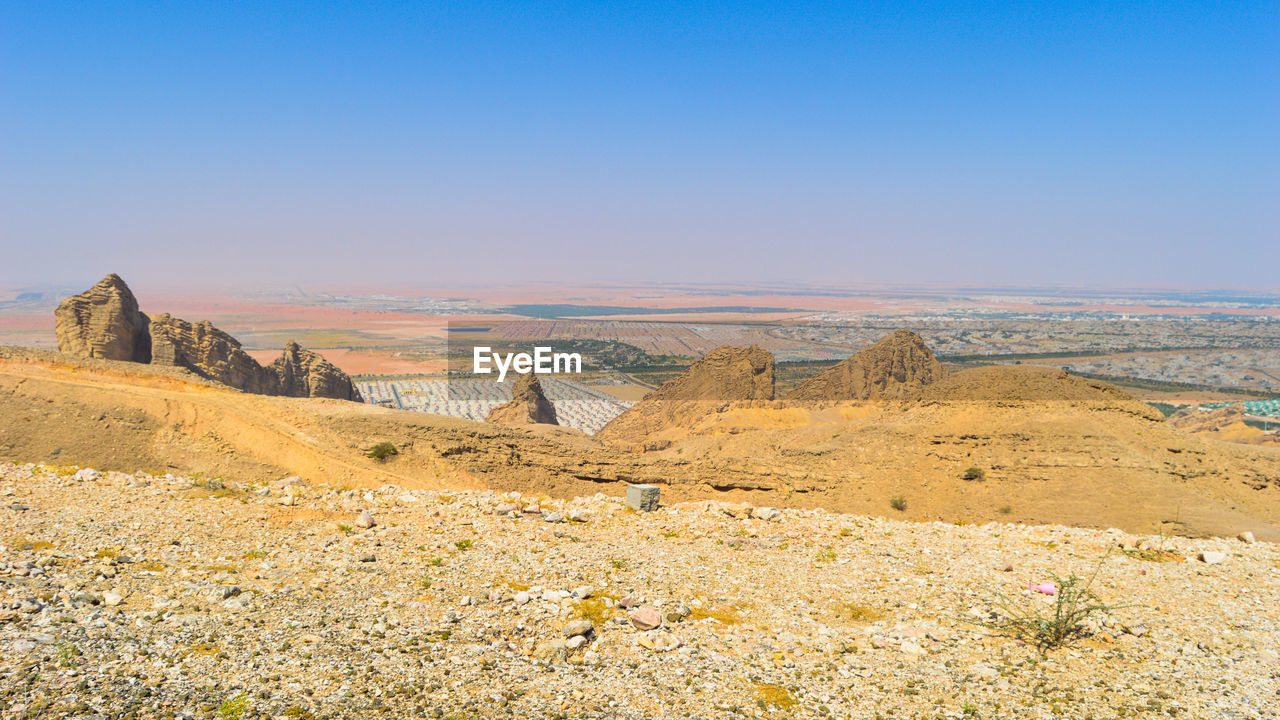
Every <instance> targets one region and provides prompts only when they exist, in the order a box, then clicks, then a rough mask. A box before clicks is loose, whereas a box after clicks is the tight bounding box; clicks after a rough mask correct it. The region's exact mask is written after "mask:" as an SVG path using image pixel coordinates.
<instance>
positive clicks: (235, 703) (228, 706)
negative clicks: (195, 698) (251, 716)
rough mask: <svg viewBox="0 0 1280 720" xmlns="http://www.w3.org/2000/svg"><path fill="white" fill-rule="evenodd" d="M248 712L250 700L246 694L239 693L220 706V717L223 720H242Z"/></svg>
mask: <svg viewBox="0 0 1280 720" xmlns="http://www.w3.org/2000/svg"><path fill="white" fill-rule="evenodd" d="M248 710H249V698H248V697H246V696H245V694H244V693H239V694H237V695H235V696H233V697H229V698H227V699H226V700H223V701H222V704H221V705H219V706H218V717H220V718H222V720H240V717H241V716H242V715H244V714H245V712H246V711H248Z"/></svg>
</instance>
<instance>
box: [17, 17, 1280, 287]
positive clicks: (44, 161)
mask: <svg viewBox="0 0 1280 720" xmlns="http://www.w3.org/2000/svg"><path fill="white" fill-rule="evenodd" d="M93 5H95V7H89V8H86V7H81V6H80V5H79V4H72V3H57V2H8V3H4V4H3V5H2V6H0V98H3V102H0V242H3V244H4V245H5V248H6V251H5V257H6V260H8V262H6V263H5V264H4V265H3V266H0V280H4V281H7V282H21V281H32V282H46V281H70V282H79V281H82V280H92V279H94V278H96V277H98V276H100V275H102V274H103V273H105V272H107V271H109V270H114V271H117V272H120V273H121V274H123V275H124V276H125V277H126V278H130V277H131V276H132V277H142V278H159V277H170V276H172V275H173V274H174V273H179V272H183V270H184V268H191V267H199V268H200V269H201V271H202V272H201V273H200V275H199V278H198V280H199V281H200V282H205V283H210V284H216V283H220V282H231V281H238V282H248V283H259V282H261V283H270V282H280V283H294V282H313V283H334V282H340V281H341V282H351V283H374V282H378V281H384V280H385V281H395V282H405V281H410V282H412V281H417V282H421V283H422V284H426V285H430V284H440V283H444V282H485V281H489V280H492V281H495V282H501V281H508V280H513V279H521V278H534V279H541V280H568V281H574V280H578V281H581V280H591V281H598V280H651V281H747V282H750V281H800V282H804V281H812V282H822V283H847V284H849V285H857V284H859V283H872V282H907V283H909V282H929V283H933V282H943V283H945V282H966V283H972V282H977V283H988V284H1002V285H1020V284H1028V285H1029V284H1042V283H1051V284H1072V285H1075V284H1088V285H1103V286H1106V285H1117V286H1119V285H1124V286H1133V285H1144V286H1151V285H1155V286H1168V285H1196V286H1211V287H1255V288H1261V289H1276V288H1277V287H1280V280H1277V277H1280V275H1278V274H1277V270H1276V269H1277V265H1278V264H1277V262H1276V259H1277V258H1280V3H1276V2H1262V3H1194V4H1193V3H1186V4H1183V3H1168V2H1165V3H1147V2H1130V3H1106V4H1102V3H1096V4H1095V3H1053V4H1048V3H1046V4H1029V3H1016V2H999V3H977V2H975V3H936V4H934V3H925V4H919V3H917V4H911V3H903V2H895V3H841V4H822V3H810V4H800V3H797V4H795V5H794V6H793V7H785V8H784V7H778V5H780V4H777V3H759V4H741V5H738V6H736V7H730V6H729V5H728V4H725V3H706V4H693V3H672V4H654V3H618V4H605V3H592V4H585V3H556V4H545V5H543V4H519V5H516V4H511V5H502V4H493V3H481V2H476V3H472V2H467V3H439V4H418V3H346V4H322V3H298V4H282V3H239V4H235V5H232V4H230V3H200V4H194V3H192V4H188V3H154V4H144V3H100V4H93Z"/></svg>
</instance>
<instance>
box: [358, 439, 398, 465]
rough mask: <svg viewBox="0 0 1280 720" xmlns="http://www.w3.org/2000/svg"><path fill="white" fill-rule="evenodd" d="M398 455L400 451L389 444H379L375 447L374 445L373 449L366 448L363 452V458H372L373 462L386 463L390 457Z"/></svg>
mask: <svg viewBox="0 0 1280 720" xmlns="http://www.w3.org/2000/svg"><path fill="white" fill-rule="evenodd" d="M399 454H400V451H399V450H397V449H396V446H395V445H392V444H391V443H389V442H380V443H378V444H377V445H374V446H373V447H371V448H368V449H366V450H365V451H364V456H365V457H367V458H373V459H374V460H377V461H379V462H386V461H387V459H388V458H390V457H391V456H392V455H399Z"/></svg>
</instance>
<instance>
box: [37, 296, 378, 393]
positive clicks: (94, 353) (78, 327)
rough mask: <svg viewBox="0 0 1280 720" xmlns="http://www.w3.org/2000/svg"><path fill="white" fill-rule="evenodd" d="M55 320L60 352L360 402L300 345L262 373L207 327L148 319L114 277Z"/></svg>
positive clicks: (339, 375) (345, 380)
mask: <svg viewBox="0 0 1280 720" xmlns="http://www.w3.org/2000/svg"><path fill="white" fill-rule="evenodd" d="M55 319H56V331H57V335H58V349H59V350H61V351H62V352H64V353H67V354H69V355H74V356H77V357H87V358H101V359H106V360H124V361H130V362H139V363H150V364H153V365H167V366H170V367H180V368H185V369H187V370H190V371H191V372H193V373H195V374H197V375H199V376H201V377H204V378H207V379H209V380H216V381H218V382H220V383H223V384H225V385H230V386H231V387H234V388H238V389H240V390H244V391H245V392H251V393H257V394H259V395H289V396H292V397H327V398H338V399H341V400H354V401H356V402H361V401H362V400H361V397H360V393H359V392H357V391H356V388H355V385H354V384H353V383H352V382H351V378H349V377H347V374H346V373H344V372H342V371H341V370H339V369H338V368H337V367H336V366H334V365H333V364H332V363H330V362H329V361H327V360H325V359H324V358H322V357H320V356H319V355H317V354H316V353H313V352H311V351H309V350H304V349H303V348H301V347H299V346H298V344H297V343H289V345H288V346H287V347H286V348H285V350H284V353H283V354H282V355H281V356H280V357H279V358H278V359H277V360H276V361H275V362H273V363H272V364H271V365H270V366H269V367H265V368H264V367H262V366H261V365H259V364H258V362H257V361H256V360H254V359H253V358H252V357H250V356H249V354H248V353H246V352H245V351H244V350H243V349H242V348H241V347H240V342H239V341H238V340H236V339H235V338H233V337H231V336H230V335H228V334H227V333H225V332H223V331H221V330H219V329H218V328H216V327H214V326H213V325H212V324H211V323H209V322H208V321H203V322H198V323H192V322H187V321H186V320H181V319H179V318H175V317H172V316H170V315H169V314H168V313H165V314H162V315H158V316H156V317H154V318H148V317H147V315H145V314H144V313H142V312H141V311H139V310H138V301H137V299H135V298H134V296H133V292H131V291H130V290H129V286H128V285H126V284H125V282H124V280H121V279H120V277H119V276H118V275H115V274H111V275H108V276H106V277H105V278H103V279H102V280H101V281H99V282H98V284H97V285H94V286H93V287H91V288H89V289H88V290H86V291H85V292H83V293H81V294H79V295H73V296H71V297H69V298H67V299H66V300H64V301H62V304H61V305H59V306H58V309H57V311H56V313H55Z"/></svg>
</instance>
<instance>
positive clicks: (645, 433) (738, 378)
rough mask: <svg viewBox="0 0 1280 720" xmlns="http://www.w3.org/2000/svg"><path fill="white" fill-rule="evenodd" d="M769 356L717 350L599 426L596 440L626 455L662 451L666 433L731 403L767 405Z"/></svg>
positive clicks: (751, 349)
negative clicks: (629, 451) (634, 451)
mask: <svg viewBox="0 0 1280 720" xmlns="http://www.w3.org/2000/svg"><path fill="white" fill-rule="evenodd" d="M773 382H774V376H773V355H772V354H770V353H768V352H766V351H764V350H761V349H760V348H758V347H756V346H755V345H752V346H751V347H749V348H738V347H728V346H725V347H719V348H716V349H715V350H712V351H711V352H709V353H707V354H706V355H705V356H703V357H702V358H701V359H699V360H698V361H697V362H695V363H693V364H692V365H690V366H689V369H688V370H686V371H685V372H683V373H681V374H680V375H679V376H678V377H676V378H675V379H673V380H670V381H668V382H666V383H664V384H663V385H662V387H660V388H658V389H657V390H655V391H653V392H651V393H649V394H648V395H646V396H645V398H644V399H643V400H641V401H640V402H638V403H636V404H635V405H633V406H632V407H631V408H629V409H628V410H627V411H626V412H624V413H622V414H621V415H619V416H618V417H616V418H614V419H613V420H612V421H610V422H609V424H608V425H605V426H604V427H603V428H602V429H601V430H600V432H598V433H596V438H597V439H598V440H601V441H603V442H605V443H607V444H610V445H614V446H617V447H622V448H628V449H641V448H649V449H653V448H656V447H664V446H665V445H666V444H668V443H666V442H665V441H664V440H663V439H662V438H660V437H657V436H658V435H659V434H660V433H661V432H662V431H663V430H665V429H668V428H676V429H679V428H680V427H682V426H688V425H691V424H692V423H693V422H695V421H696V420H697V419H698V418H700V417H702V416H704V415H706V414H707V413H709V412H714V411H715V410H717V409H719V408H723V407H725V406H726V405H728V404H731V403H740V402H747V403H751V402H762V401H769V400H773Z"/></svg>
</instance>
